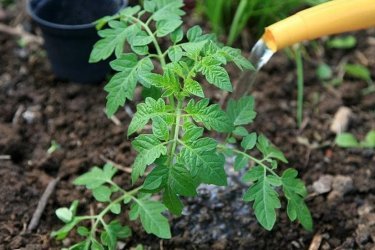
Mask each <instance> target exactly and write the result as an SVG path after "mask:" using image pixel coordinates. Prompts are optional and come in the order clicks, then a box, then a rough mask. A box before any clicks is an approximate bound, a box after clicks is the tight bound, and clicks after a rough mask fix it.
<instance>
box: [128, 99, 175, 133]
mask: <svg viewBox="0 0 375 250" xmlns="http://www.w3.org/2000/svg"><path fill="white" fill-rule="evenodd" d="M157 116H160V117H162V118H166V117H168V116H169V117H170V116H171V114H169V113H168V107H167V106H166V104H165V102H164V100H163V99H161V98H160V99H158V100H155V99H153V98H151V97H147V98H146V100H145V103H140V104H138V105H137V112H136V113H135V115H134V117H133V119H132V121H131V122H130V125H129V127H128V136H129V135H131V134H133V133H135V132H136V131H137V130H140V129H142V128H143V127H144V126H145V125H146V124H147V123H148V122H149V120H150V119H152V118H153V117H157Z"/></svg>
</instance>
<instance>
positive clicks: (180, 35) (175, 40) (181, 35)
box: [170, 27, 184, 44]
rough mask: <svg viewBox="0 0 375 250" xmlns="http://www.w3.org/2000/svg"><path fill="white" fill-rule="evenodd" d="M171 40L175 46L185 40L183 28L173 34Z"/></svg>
mask: <svg viewBox="0 0 375 250" xmlns="http://www.w3.org/2000/svg"><path fill="white" fill-rule="evenodd" d="M170 36H171V40H172V42H173V43H174V44H176V43H178V42H180V41H181V40H182V39H183V38H184V32H183V30H182V27H179V28H177V29H176V30H175V31H173V32H172V33H171V35H170Z"/></svg>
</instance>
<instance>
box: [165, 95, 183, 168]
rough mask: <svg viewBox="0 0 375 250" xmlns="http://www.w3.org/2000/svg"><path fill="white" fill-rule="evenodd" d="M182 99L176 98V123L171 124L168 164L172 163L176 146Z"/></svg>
mask: <svg viewBox="0 0 375 250" xmlns="http://www.w3.org/2000/svg"><path fill="white" fill-rule="evenodd" d="M183 102H184V100H183V99H181V100H180V99H178V100H177V108H176V124H175V125H174V126H173V129H172V132H173V133H172V134H173V144H172V147H170V150H169V154H168V155H169V162H168V165H171V164H172V163H173V158H174V154H175V151H176V148H177V141H178V134H179V132H180V122H181V108H182V104H183Z"/></svg>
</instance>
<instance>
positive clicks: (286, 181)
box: [281, 168, 313, 231]
mask: <svg viewBox="0 0 375 250" xmlns="http://www.w3.org/2000/svg"><path fill="white" fill-rule="evenodd" d="M297 175H298V172H297V171H296V170H295V169H291V168H289V169H287V170H285V171H284V173H283V175H282V177H281V181H282V185H283V192H284V194H285V197H286V198H287V200H288V206H287V213H288V217H289V219H290V220H291V221H294V220H296V219H298V220H299V221H300V222H301V224H302V226H303V227H304V228H305V229H306V230H308V231H311V230H312V227H313V222H312V217H311V213H310V211H309V209H308V208H307V206H306V204H305V202H304V200H303V198H304V197H306V195H307V191H306V187H305V185H304V183H303V182H302V181H301V180H300V179H297V178H296V177H297Z"/></svg>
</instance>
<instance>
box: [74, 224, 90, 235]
mask: <svg viewBox="0 0 375 250" xmlns="http://www.w3.org/2000/svg"><path fill="white" fill-rule="evenodd" d="M77 233H78V234H79V235H81V236H87V235H89V234H90V230H89V229H88V228H87V227H82V226H81V227H78V228H77Z"/></svg>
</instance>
